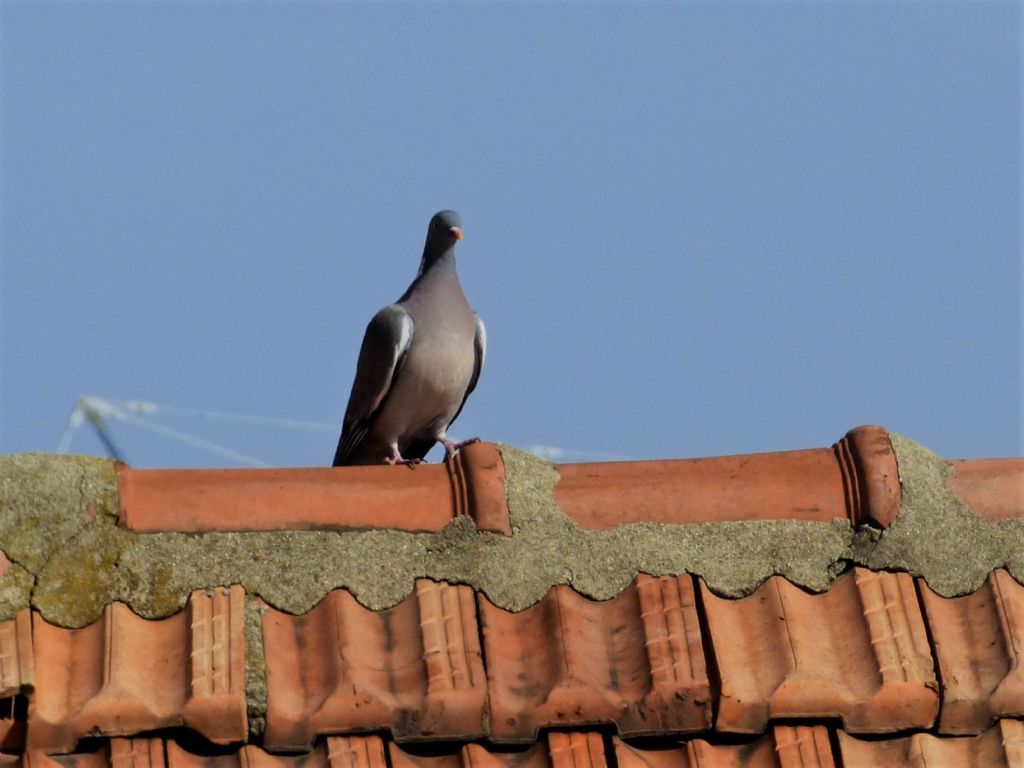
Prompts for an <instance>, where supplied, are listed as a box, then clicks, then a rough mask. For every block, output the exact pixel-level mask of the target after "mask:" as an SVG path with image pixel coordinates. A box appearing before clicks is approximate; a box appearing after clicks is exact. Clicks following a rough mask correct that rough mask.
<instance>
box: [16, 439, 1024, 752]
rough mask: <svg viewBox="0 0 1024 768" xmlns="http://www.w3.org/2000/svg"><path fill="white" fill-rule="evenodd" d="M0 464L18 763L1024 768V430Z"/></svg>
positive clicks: (50, 459)
mask: <svg viewBox="0 0 1024 768" xmlns="http://www.w3.org/2000/svg"><path fill="white" fill-rule="evenodd" d="M0 483H2V486H0V487H2V489H3V493H2V494H0V505H2V508H0V555H2V557H0V618H3V617H4V616H6V617H7V618H6V620H4V621H0V763H15V762H22V763H26V764H35V765H43V764H49V763H51V762H53V763H59V764H60V765H62V766H66V767H68V768H70V767H71V766H79V765H81V766H83V768H84V767H85V766H88V768H95V767H98V766H106V765H114V764H115V763H116V764H117V765H118V766H119V767H123V766H125V765H126V763H127V764H128V765H130V766H134V768H144V766H164V765H176V766H182V767H184V766H188V765H191V764H199V763H202V764H203V765H204V766H207V768H213V767H214V765H215V764H216V765H217V766H219V765H224V766H228V765H240V766H241V765H244V766H246V767H247V768H253V766H257V765H258V766H262V765H267V766H270V765H278V766H283V765H286V764H291V765H300V764H301V765H302V766H303V767H304V768H305V767H307V766H308V767H309V768H312V767H313V766H317V767H319V766H327V765H330V766H332V768H333V767H334V766H344V768H355V767H356V766H359V767H360V768H462V767H463V766H469V765H471V764H472V765H475V766H477V767H478V768H479V766H485V767H486V768H501V767H507V768H542V767H543V766H550V768H588V767H589V766H593V767H594V768H683V767H686V766H701V767H707V766H710V767H711V768H716V767H717V766H836V767H837V768H838V767H840V766H842V768H851V766H861V765H863V766H868V765H871V766H879V765H894V766H900V765H907V766H919V765H942V766H945V765H957V766H959V765H966V766H1001V765H1006V766H1024V665H1022V657H1024V586H1022V585H1021V583H1020V581H1019V580H1020V579H1021V578H1022V576H1024V547H1021V546H1020V543H1021V542H1024V498H1022V496H1024V460H1020V459H1007V460H978V461H971V460H966V461H956V462H945V461H944V460H942V459H940V458H938V457H936V456H935V455H934V454H932V453H930V452H928V451H927V450H926V449H923V448H921V447H920V446H917V445H916V444H913V443H912V442H910V441H907V440H906V439H905V438H900V437H899V436H896V435H890V434H889V433H887V432H885V431H884V430H882V429H881V428H878V427H867V428H859V429H857V430H853V431H852V432H851V433H849V434H848V435H847V436H846V437H845V438H843V439H842V440H840V441H839V442H838V443H837V444H836V445H835V446H832V447H830V448H823V449H812V450H804V451H792V452H777V453H769V454H759V455H750V456H739V457H724V458H710V459H691V460H672V461H664V462H623V463H619V464H581V465H565V466H561V467H557V468H554V469H552V468H551V467H550V466H549V465H547V464H546V463H544V462H540V461H539V460H536V459H532V458H530V457H527V456H524V455H522V454H519V453H517V452H515V451H514V450H512V449H508V448H499V447H497V446H493V445H486V444H485V445H477V446H471V447H469V448H467V449H466V450H464V451H463V453H462V454H460V456H459V458H458V459H457V460H456V461H455V462H451V463H449V464H445V465H431V466H423V467H417V468H415V469H407V468H392V467H381V468H377V467H369V468H339V469H305V470H173V471H171V470H134V469H131V468H128V467H125V466H117V467H114V466H113V465H111V464H109V463H105V462H98V461H95V460H85V459H78V458H63V457H46V456H26V457H10V458H8V459H3V458H0ZM467 521H469V522H468V525H467ZM237 531H248V532H249V533H237ZM175 532H177V533H175ZM282 552H283V553H284V555H283V556H282V555H281V553H282ZM275 558H276V559H277V560H279V561H280V562H272V563H271V564H269V565H268V561H275ZM224 559H229V560H230V562H228V563H224V562H220V561H221V560H224ZM645 571H646V572H645ZM183 573H185V574H187V577H186V576H182V574H183ZM773 574H784V575H773ZM182 590H184V591H182ZM179 593H180V595H179ZM595 597H601V598H604V599H600V600H598V599H595ZM182 605H183V606H184V607H183V608H182V609H179V606H182ZM296 606H299V609H298V610H296ZM140 613H142V614H144V615H145V616H146V618H143V616H141V615H140Z"/></svg>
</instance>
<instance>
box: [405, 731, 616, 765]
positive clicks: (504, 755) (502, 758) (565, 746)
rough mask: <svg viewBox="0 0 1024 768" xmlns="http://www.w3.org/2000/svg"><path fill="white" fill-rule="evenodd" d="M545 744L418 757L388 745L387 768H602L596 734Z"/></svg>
mask: <svg viewBox="0 0 1024 768" xmlns="http://www.w3.org/2000/svg"><path fill="white" fill-rule="evenodd" d="M546 741H547V743H544V742H540V743H537V744H534V745H533V746H532V747H530V748H529V749H527V750H525V751H522V752H492V751H490V750H488V749H487V748H486V747H484V746H482V745H480V744H463V745H462V746H461V747H460V748H459V749H458V750H455V751H452V752H450V753H447V754H442V755H431V756H422V755H416V754H411V753H409V752H406V751H404V750H403V749H401V748H400V747H398V746H397V745H395V744H393V743H392V744H389V745H388V757H389V758H390V759H391V768H606V766H605V762H604V744H603V741H602V739H601V736H600V735H598V734H596V733H552V734H549V735H548V739H547V740H546Z"/></svg>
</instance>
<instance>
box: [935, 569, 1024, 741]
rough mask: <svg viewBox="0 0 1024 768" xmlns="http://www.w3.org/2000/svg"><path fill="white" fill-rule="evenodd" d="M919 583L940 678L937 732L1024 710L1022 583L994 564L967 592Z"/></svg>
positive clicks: (982, 724) (963, 729)
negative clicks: (947, 593) (949, 593)
mask: <svg viewBox="0 0 1024 768" xmlns="http://www.w3.org/2000/svg"><path fill="white" fill-rule="evenodd" d="M918 588H919V589H920V591H921V597H922V599H923V603H924V611H925V618H926V619H927V621H928V626H929V628H930V629H931V634H932V640H933V642H934V644H935V656H936V659H937V660H938V665H939V679H940V680H941V681H942V710H941V712H940V713H939V732H940V733H950V734H960V733H980V732H981V731H983V730H984V729H985V728H987V727H988V725H989V723H991V722H992V721H993V720H995V719H997V718H1000V717H1020V716H1024V587H1022V586H1021V585H1020V584H1018V583H1017V582H1016V581H1015V580H1014V579H1013V577H1012V576H1010V575H1009V574H1008V573H1007V572H1006V571H1003V570H999V571H993V572H992V573H991V574H990V575H989V577H988V579H987V580H986V582H985V584H984V586H982V587H981V588H980V589H978V590H977V591H976V592H974V593H973V594H971V595H967V596H966V597H959V598H954V599H945V598H942V597H939V596H938V595H936V594H935V593H934V592H932V591H931V589H929V588H928V586H927V584H925V583H924V581H923V580H920V581H919V582H918Z"/></svg>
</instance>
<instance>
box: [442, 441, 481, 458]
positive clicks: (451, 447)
mask: <svg viewBox="0 0 1024 768" xmlns="http://www.w3.org/2000/svg"><path fill="white" fill-rule="evenodd" d="M479 442H480V438H479V437H471V438H469V440H463V441H461V442H458V443H456V442H454V441H452V440H449V439H448V438H447V437H442V438H441V445H443V446H444V458H445V461H447V460H448V459H450V458H451V457H452V456H454V455H455V452H456V451H457V450H459V449H460V448H465V447H466V446H467V445H471V444H473V443H479Z"/></svg>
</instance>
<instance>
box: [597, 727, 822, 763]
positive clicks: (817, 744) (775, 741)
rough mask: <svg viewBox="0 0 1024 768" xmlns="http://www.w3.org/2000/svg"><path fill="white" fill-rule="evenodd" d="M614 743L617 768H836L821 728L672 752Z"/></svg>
mask: <svg viewBox="0 0 1024 768" xmlns="http://www.w3.org/2000/svg"><path fill="white" fill-rule="evenodd" d="M614 742H615V756H616V758H617V760H618V768H836V762H835V759H834V758H833V755H832V747H831V744H830V742H829V733H828V729H827V728H826V727H825V726H822V725H813V726H810V725H799V726H788V725H777V726H775V727H774V728H772V729H770V731H769V735H766V736H762V737H761V738H759V739H757V740H756V741H753V742H751V743H749V744H724V745H714V744H710V743H708V742H707V741H704V740H702V739H691V740H689V741H687V742H685V743H684V744H682V745H681V746H680V747H678V748H675V749H658V750H653V749H636V748H635V747H631V746H629V745H628V744H626V743H624V742H623V741H621V740H620V739H614Z"/></svg>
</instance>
